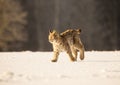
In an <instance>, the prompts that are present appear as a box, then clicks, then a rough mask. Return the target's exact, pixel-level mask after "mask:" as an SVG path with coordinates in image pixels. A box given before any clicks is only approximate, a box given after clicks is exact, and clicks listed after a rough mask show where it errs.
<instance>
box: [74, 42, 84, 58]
mask: <svg viewBox="0 0 120 85" xmlns="http://www.w3.org/2000/svg"><path fill="white" fill-rule="evenodd" d="M75 47H76V48H77V50H79V52H80V59H81V60H84V45H83V44H82V43H78V44H77V45H75Z"/></svg>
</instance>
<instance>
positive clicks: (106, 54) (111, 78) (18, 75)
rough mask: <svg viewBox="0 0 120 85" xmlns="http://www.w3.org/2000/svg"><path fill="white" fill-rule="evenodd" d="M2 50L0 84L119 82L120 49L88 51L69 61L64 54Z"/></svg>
mask: <svg viewBox="0 0 120 85" xmlns="http://www.w3.org/2000/svg"><path fill="white" fill-rule="evenodd" d="M52 56H53V52H30V51H25V52H1V53H0V85H120V51H101V52H99V51H87V52H85V60H83V61H81V60H80V59H79V57H78V59H77V60H78V61H77V62H71V61H70V60H69V57H68V56H67V54H66V53H64V52H63V53H61V54H60V56H59V60H58V62H56V63H52V62H51V61H50V59H51V58H52Z"/></svg>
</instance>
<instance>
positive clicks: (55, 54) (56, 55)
mask: <svg viewBox="0 0 120 85" xmlns="http://www.w3.org/2000/svg"><path fill="white" fill-rule="evenodd" d="M58 56H59V52H56V51H54V56H53V59H52V60H51V61H52V62H57V59H58Z"/></svg>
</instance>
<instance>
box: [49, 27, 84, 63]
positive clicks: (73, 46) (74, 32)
mask: <svg viewBox="0 0 120 85" xmlns="http://www.w3.org/2000/svg"><path fill="white" fill-rule="evenodd" d="M80 33H81V30H80V29H68V30H66V31H64V32H62V33H60V34H59V33H57V32H56V31H55V30H54V31H51V30H50V31H49V36H48V38H49V42H50V43H52V45H53V51H54V56H53V59H52V60H51V61H52V62H56V61H57V59H58V56H59V53H60V52H61V51H65V52H66V53H67V54H68V55H69V58H70V60H71V61H76V60H77V51H78V50H79V51H80V59H81V60H83V59H84V46H83V44H82V42H81V40H80V38H79V35H80Z"/></svg>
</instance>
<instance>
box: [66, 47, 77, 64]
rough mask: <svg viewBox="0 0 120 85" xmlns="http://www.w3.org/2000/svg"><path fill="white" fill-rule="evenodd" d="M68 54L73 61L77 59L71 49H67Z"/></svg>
mask: <svg viewBox="0 0 120 85" xmlns="http://www.w3.org/2000/svg"><path fill="white" fill-rule="evenodd" d="M67 54H68V56H69V58H70V60H71V61H72V62H73V61H76V59H75V58H74V57H73V55H72V52H71V51H70V49H69V50H68V51H67Z"/></svg>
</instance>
